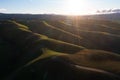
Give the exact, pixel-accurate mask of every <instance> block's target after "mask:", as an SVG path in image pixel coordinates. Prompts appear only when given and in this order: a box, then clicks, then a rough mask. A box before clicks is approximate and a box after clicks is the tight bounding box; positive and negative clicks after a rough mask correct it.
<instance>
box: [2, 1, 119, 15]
mask: <svg viewBox="0 0 120 80" xmlns="http://www.w3.org/2000/svg"><path fill="white" fill-rule="evenodd" d="M109 9H120V0H0V12H1V13H25V14H26V13H30V14H68V15H79V14H80V15H84V14H94V13H95V12H96V11H97V10H109Z"/></svg>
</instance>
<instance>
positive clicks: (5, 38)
mask: <svg viewBox="0 0 120 80" xmlns="http://www.w3.org/2000/svg"><path fill="white" fill-rule="evenodd" d="M48 18H49V17H48ZM48 18H46V19H42V18H40V19H39V20H38V18H37V19H34V20H30V19H28V20H27V19H25V20H24V19H19V18H18V19H16V20H1V21H0V54H1V56H0V61H1V66H0V71H1V72H0V74H1V76H0V79H1V80H120V45H119V44H120V32H119V31H120V27H119V26H120V24H119V23H115V22H111V21H104V20H86V19H78V20H76V18H67V19H70V20H68V21H66V18H65V19H64V18H63V17H61V18H60V16H59V19H57V18H54V17H52V19H48ZM60 19H62V20H60Z"/></svg>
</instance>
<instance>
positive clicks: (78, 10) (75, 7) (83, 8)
mask: <svg viewBox="0 0 120 80" xmlns="http://www.w3.org/2000/svg"><path fill="white" fill-rule="evenodd" d="M88 8H89V6H88V4H87V1H86V0H66V3H65V10H66V13H67V14H70V15H82V14H87V13H88V10H87V9H88Z"/></svg>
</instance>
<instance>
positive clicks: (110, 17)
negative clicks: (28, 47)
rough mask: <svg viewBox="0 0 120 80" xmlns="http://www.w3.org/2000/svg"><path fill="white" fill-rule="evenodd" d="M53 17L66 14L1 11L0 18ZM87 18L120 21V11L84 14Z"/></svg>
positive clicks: (57, 17)
mask: <svg viewBox="0 0 120 80" xmlns="http://www.w3.org/2000/svg"><path fill="white" fill-rule="evenodd" d="M52 17H54V18H56V19H59V18H60V19H64V18H65V16H63V15H62V16H61V15H59V16H58V15H55V14H4V13H0V20H4V19H26V20H28V19H51V18H52ZM80 17H81V16H80ZM82 17H83V18H86V19H97V20H112V21H120V13H108V14H95V15H86V16H82Z"/></svg>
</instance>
